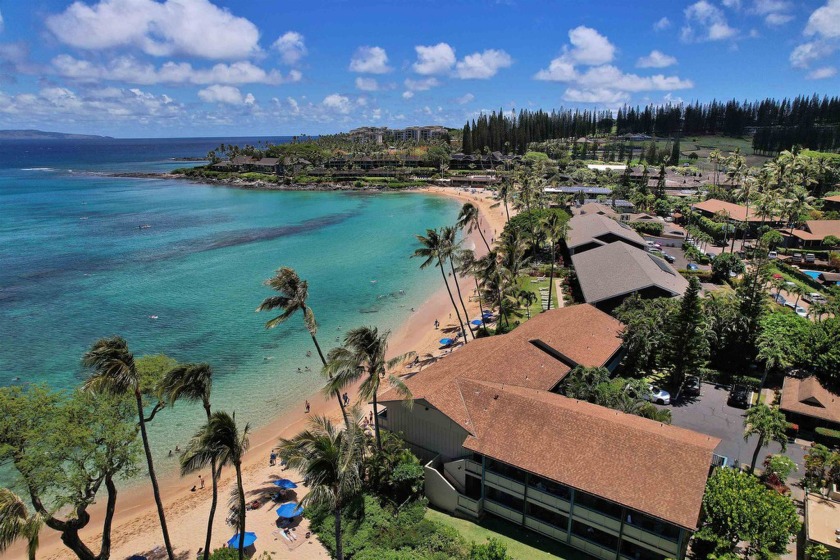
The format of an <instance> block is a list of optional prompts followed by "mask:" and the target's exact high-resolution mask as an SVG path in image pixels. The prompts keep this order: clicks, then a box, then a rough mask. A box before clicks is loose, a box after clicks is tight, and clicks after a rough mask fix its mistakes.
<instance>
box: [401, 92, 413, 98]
mask: <svg viewBox="0 0 840 560" xmlns="http://www.w3.org/2000/svg"><path fill="white" fill-rule="evenodd" d="M412 97H414V92H413V91H404V92H402V98H403V99H411V98H412Z"/></svg>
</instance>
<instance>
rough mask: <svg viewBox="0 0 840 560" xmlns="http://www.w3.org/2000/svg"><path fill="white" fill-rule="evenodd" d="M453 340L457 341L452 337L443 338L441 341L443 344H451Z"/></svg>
mask: <svg viewBox="0 0 840 560" xmlns="http://www.w3.org/2000/svg"><path fill="white" fill-rule="evenodd" d="M453 342H455V341H454V340H452V339H451V338H441V339H440V343H441V344H443V345H444V346H449V345H450V344H452V343H453Z"/></svg>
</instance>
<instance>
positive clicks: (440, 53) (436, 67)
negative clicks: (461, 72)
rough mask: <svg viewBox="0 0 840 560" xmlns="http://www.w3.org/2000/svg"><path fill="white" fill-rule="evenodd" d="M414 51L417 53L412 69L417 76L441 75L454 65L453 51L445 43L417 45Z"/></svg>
mask: <svg viewBox="0 0 840 560" xmlns="http://www.w3.org/2000/svg"><path fill="white" fill-rule="evenodd" d="M414 50H415V51H416V52H417V61H416V62H415V63H414V64H413V65H412V68H413V69H414V71H415V72H417V73H418V74H423V75H426V76H428V75H432V74H443V73H444V72H448V71H449V70H450V69H451V68H452V66H453V65H454V64H455V50H454V49H453V48H452V47H450V46H449V45H448V44H446V43H438V44H437V45H429V46H423V45H418V46H416V47H414Z"/></svg>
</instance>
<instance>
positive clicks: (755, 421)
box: [744, 403, 787, 472]
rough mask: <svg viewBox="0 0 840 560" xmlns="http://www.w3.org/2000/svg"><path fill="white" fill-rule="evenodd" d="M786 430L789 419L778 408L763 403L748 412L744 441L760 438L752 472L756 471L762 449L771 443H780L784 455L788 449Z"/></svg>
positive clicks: (752, 464)
mask: <svg viewBox="0 0 840 560" xmlns="http://www.w3.org/2000/svg"><path fill="white" fill-rule="evenodd" d="M786 430H787V419H785V415H784V414H783V413H782V412H781V411H780V410H779V409H778V408H770V407H769V406H767V405H766V404H764V403H761V404H757V405H756V406H754V407H752V408H751V409H749V410H748V411H747V415H746V417H745V418H744V441H747V440H748V439H749V438H750V436H751V435H756V436H758V441H757V442H756V446H755V451H754V452H753V456H752V462H751V463H750V472H753V471H754V470H755V463H756V461H757V460H758V453H759V451H761V448H762V447H764V446H766V445H767V444H768V443H770V442H771V441H777V442H779V445H781V446H782V453H784V451H785V449H787V434H786V433H785V432H786Z"/></svg>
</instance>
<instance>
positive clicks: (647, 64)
mask: <svg viewBox="0 0 840 560" xmlns="http://www.w3.org/2000/svg"><path fill="white" fill-rule="evenodd" d="M676 63H677V59H676V58H674V57H673V56H670V55H667V54H665V53H663V52H662V51H657V50H652V51H650V54H649V55H647V56H643V57H641V58H640V59H639V60H637V61H636V67H637V68H667V67H668V66H673V65H674V64H676Z"/></svg>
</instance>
